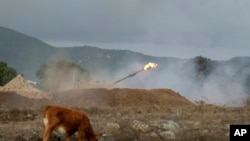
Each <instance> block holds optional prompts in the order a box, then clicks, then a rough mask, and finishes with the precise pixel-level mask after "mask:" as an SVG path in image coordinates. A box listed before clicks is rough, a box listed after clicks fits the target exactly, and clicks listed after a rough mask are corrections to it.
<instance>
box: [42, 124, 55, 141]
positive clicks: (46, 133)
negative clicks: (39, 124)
mask: <svg viewBox="0 0 250 141" xmlns="http://www.w3.org/2000/svg"><path fill="white" fill-rule="evenodd" d="M52 131H53V128H51V127H47V126H45V128H44V133H43V141H49V138H50V136H51V133H52Z"/></svg>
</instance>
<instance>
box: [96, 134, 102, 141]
mask: <svg viewBox="0 0 250 141" xmlns="http://www.w3.org/2000/svg"><path fill="white" fill-rule="evenodd" d="M102 135H103V133H99V134H97V135H95V138H96V139H97V140H99V139H100V138H101V137H102Z"/></svg>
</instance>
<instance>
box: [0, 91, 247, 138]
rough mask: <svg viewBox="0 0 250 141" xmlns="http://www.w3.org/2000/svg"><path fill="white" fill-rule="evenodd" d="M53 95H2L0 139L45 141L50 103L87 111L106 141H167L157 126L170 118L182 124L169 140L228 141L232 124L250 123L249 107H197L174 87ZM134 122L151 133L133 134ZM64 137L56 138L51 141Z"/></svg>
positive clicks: (201, 103)
mask: <svg viewBox="0 0 250 141" xmlns="http://www.w3.org/2000/svg"><path fill="white" fill-rule="evenodd" d="M29 94H31V95H32V94H33V93H32V92H30V93H29ZM51 95H52V99H46V98H40V99H35V98H30V96H23V95H21V94H19V93H18V92H6V91H2V92H0V141H41V140H42V134H43V117H42V113H43V108H44V106H46V105H48V104H57V105H62V106H67V107H72V108H75V109H78V110H81V111H84V112H85V113H86V114H87V115H88V116H89V118H90V121H91V124H92V125H93V128H94V130H95V132H97V133H99V132H103V133H106V136H105V137H103V138H102V140H103V141H140V140H141V141H154V140H155V141H156V140H157V141H158V140H159V141H161V140H167V139H165V138H163V137H162V136H160V135H161V131H160V127H158V126H157V125H155V124H154V123H162V122H165V121H170V120H171V121H174V122H176V123H177V124H178V125H179V128H178V134H176V137H175V138H172V139H170V140H171V141H177V140H178V141H190V140H194V141H201V140H202V141H210V140H213V141H216V140H218V141H222V140H223V141H224V140H229V125H230V124H249V123H250V104H248V105H247V106H244V107H230V106H216V105H211V104H206V103H204V102H203V101H198V102H195V103H194V102H191V101H189V100H188V99H186V98H185V97H183V96H182V95H181V94H179V93H176V92H175V91H173V90H171V89H152V90H146V89H118V88H114V89H102V88H101V89H74V90H68V91H60V92H53V93H51ZM135 120H136V121H140V122H142V123H145V124H146V125H149V127H150V131H147V132H142V131H136V130H133V129H132V128H131V126H130V125H131V122H133V121H135ZM109 123H115V124H117V125H119V128H118V130H112V132H111V130H110V129H109V128H107V125H111V124H109ZM62 138H63V137H59V136H57V135H55V134H54V135H53V136H52V137H51V141H56V140H61V139H62ZM75 140H76V139H75Z"/></svg>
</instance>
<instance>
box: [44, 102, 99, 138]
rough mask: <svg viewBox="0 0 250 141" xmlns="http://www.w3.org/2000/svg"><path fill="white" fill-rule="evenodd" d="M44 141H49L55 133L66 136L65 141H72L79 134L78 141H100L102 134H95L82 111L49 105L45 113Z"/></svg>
mask: <svg viewBox="0 0 250 141" xmlns="http://www.w3.org/2000/svg"><path fill="white" fill-rule="evenodd" d="M43 121H44V133H43V141H49V138H50V136H51V134H52V132H53V131H57V132H59V133H63V134H66V138H65V141H71V136H72V135H73V134H74V133H78V141H83V140H84V139H87V140H88V141H98V139H100V138H101V137H102V133H100V134H95V133H94V131H93V128H92V126H91V124H90V120H89V118H88V117H87V115H86V114H85V113H83V112H81V111H77V110H74V109H70V108H67V107H62V106H57V105H48V106H46V107H45V109H44V113H43Z"/></svg>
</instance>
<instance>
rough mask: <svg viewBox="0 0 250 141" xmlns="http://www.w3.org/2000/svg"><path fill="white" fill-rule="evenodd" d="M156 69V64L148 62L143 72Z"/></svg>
mask: <svg viewBox="0 0 250 141" xmlns="http://www.w3.org/2000/svg"><path fill="white" fill-rule="evenodd" d="M156 67H157V64H156V63H152V62H149V63H148V64H147V65H145V66H144V68H143V70H145V71H146V70H149V69H151V68H156Z"/></svg>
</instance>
